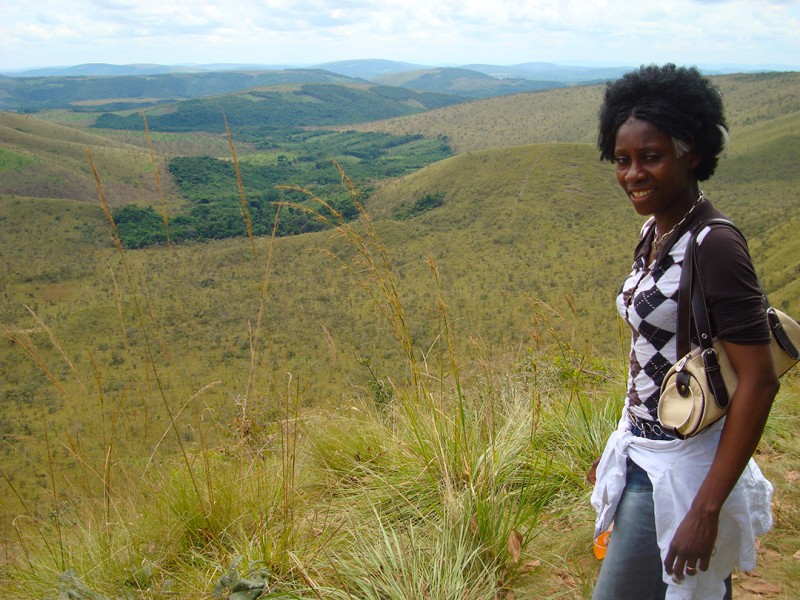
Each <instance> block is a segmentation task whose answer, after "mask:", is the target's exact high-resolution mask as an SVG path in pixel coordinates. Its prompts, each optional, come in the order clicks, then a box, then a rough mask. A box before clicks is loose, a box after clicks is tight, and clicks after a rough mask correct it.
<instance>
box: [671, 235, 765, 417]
mask: <svg viewBox="0 0 800 600" xmlns="http://www.w3.org/2000/svg"><path fill="white" fill-rule="evenodd" d="M711 225H726V226H728V227H730V228H731V229H733V230H734V231H736V233H738V234H739V235H740V236H741V238H742V240H744V242H745V245H746V244H747V240H746V239H745V237H744V235H743V234H742V232H741V231H739V229H738V228H737V227H736V226H735V225H734V224H733V223H732V222H731V221H729V220H728V219H709V220H708V221H704V222H703V223H700V224H699V225H698V226H697V227H696V228H695V229H694V230H693V231H692V235H691V237H690V238H689V241H688V243H687V245H686V251H685V253H684V257H683V266H682V267H681V279H680V283H679V286H678V331H677V349H678V356H679V357H682V356H685V355H686V354H688V353H689V351H690V350H691V331H690V330H691V325H690V323H691V316H694V326H695V330H696V331H697V340H698V342H699V344H700V351H701V357H702V359H703V365H704V368H705V372H706V378H707V380H708V385H709V387H710V388H711V391H712V392H713V394H714V399H715V401H716V403H717V405H718V406H719V407H720V408H725V407H727V406H728V403H729V402H730V397H729V396H728V390H727V389H726V387H725V382H724V380H723V379H722V370H721V369H720V366H719V355H718V354H717V351H716V350H715V349H714V346H713V335H712V332H711V321H710V319H709V317H708V308H707V304H706V300H705V296H704V294H703V286H702V282H701V281H700V270H699V269H698V265H697V253H696V251H695V247H696V245H697V236H698V235H699V234H700V232H701V231H703V230H704V229H705V228H706V227H708V226H711ZM761 296H762V302H766V295H764V294H763V293H762V295H761ZM767 306H768V304H767ZM676 383H677V386H678V392H679V393H680V394H681V395H688V394H689V374H688V373H687V372H685V371H682V372H680V373H678V376H677V382H676Z"/></svg>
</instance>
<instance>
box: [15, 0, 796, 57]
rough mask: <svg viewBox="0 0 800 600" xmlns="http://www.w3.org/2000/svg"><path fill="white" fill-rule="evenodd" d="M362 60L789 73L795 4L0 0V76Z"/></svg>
mask: <svg viewBox="0 0 800 600" xmlns="http://www.w3.org/2000/svg"><path fill="white" fill-rule="evenodd" d="M368 58H378V59H388V60H396V61H403V62H409V63H414V64H422V65H466V64H470V63H485V64H494V65H512V64H519V63H525V62H538V61H542V62H554V63H560V64H605V65H613V66H619V65H625V66H635V65H639V64H644V63H653V62H655V63H663V62H675V63H678V64H692V65H700V66H703V65H724V64H737V65H750V66H760V65H786V66H789V67H797V70H800V0H668V1H666V2H665V1H661V2H646V1H642V0H633V1H630V0H617V1H612V0H302V1H300V0H214V1H209V0H0V72H2V71H9V70H17V69H25V68H34V67H44V66H71V65H77V64H84V63H112V64H119V65H124V64H141V63H150V64H153V63H154V64H164V65H190V64H217V63H238V64H264V65H296V66H308V65H314V64H320V63H325V62H332V61H340V60H352V59H368Z"/></svg>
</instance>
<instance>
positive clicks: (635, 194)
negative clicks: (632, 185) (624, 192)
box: [629, 188, 653, 200]
mask: <svg viewBox="0 0 800 600" xmlns="http://www.w3.org/2000/svg"><path fill="white" fill-rule="evenodd" d="M651 193H653V190H652V188H651V189H647V190H635V191H631V192H629V194H630V196H631V198H633V199H634V200H639V199H641V198H644V197H646V196H649V195H650V194H651Z"/></svg>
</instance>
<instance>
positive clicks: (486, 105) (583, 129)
mask: <svg viewBox="0 0 800 600" xmlns="http://www.w3.org/2000/svg"><path fill="white" fill-rule="evenodd" d="M712 80H713V81H714V82H715V84H716V85H717V86H718V87H719V89H720V91H721V92H722V95H723V98H724V99H725V107H726V110H727V113H728V117H729V122H730V125H731V132H732V136H733V137H734V139H735V137H736V136H737V135H739V133H740V131H742V130H743V129H744V128H745V127H746V126H748V125H754V124H757V123H761V122H764V121H766V120H770V119H775V118H777V117H780V116H782V115H788V114H792V113H795V112H797V111H798V110H800V73H771V74H756V75H725V76H719V77H713V78H712ZM603 89H604V88H603V86H581V87H570V88H566V89H562V90H551V91H548V92H546V93H528V94H520V95H515V96H510V97H501V98H490V99H488V100H480V101H475V102H470V103H469V104H462V105H458V106H452V107H448V108H443V109H439V110H435V111H430V112H426V113H423V114H420V115H414V116H410V117H403V118H399V119H390V120H386V121H380V122H376V123H365V124H362V125H358V126H357V127H356V128H357V129H359V130H361V131H387V132H390V133H394V134H397V135H407V134H412V133H422V132H424V133H425V134H426V135H441V136H444V137H446V138H447V140H448V141H449V143H450V145H451V146H452V148H453V150H455V151H456V152H468V151H471V150H480V149H484V148H498V147H504V146H519V145H523V144H534V143H541V142H593V141H594V139H595V137H596V135H597V109H598V106H599V103H600V100H601V98H602V93H603Z"/></svg>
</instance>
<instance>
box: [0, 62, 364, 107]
mask: <svg viewBox="0 0 800 600" xmlns="http://www.w3.org/2000/svg"><path fill="white" fill-rule="evenodd" d="M353 81H358V80H357V79H353V78H351V77H345V76H343V75H337V74H335V73H331V72H328V71H323V70H321V69H286V70H279V71H215V72H210V73H209V72H206V73H165V74H154V75H120V76H86V75H83V76H64V77H58V76H51V77H7V78H2V79H0V109H3V110H28V111H31V110H44V109H53V108H70V109H73V110H97V107H98V106H100V107H103V106H105V107H107V110H115V109H116V110H122V109H123V108H131V107H138V106H147V105H152V104H159V103H162V102H172V101H174V100H177V99H188V98H200V97H204V96H216V95H219V94H226V93H230V92H234V91H238V90H243V89H247V88H257V87H265V86H272V85H283V84H299V83H309V82H315V83H322V82H331V83H332V82H336V83H347V82H353Z"/></svg>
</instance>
